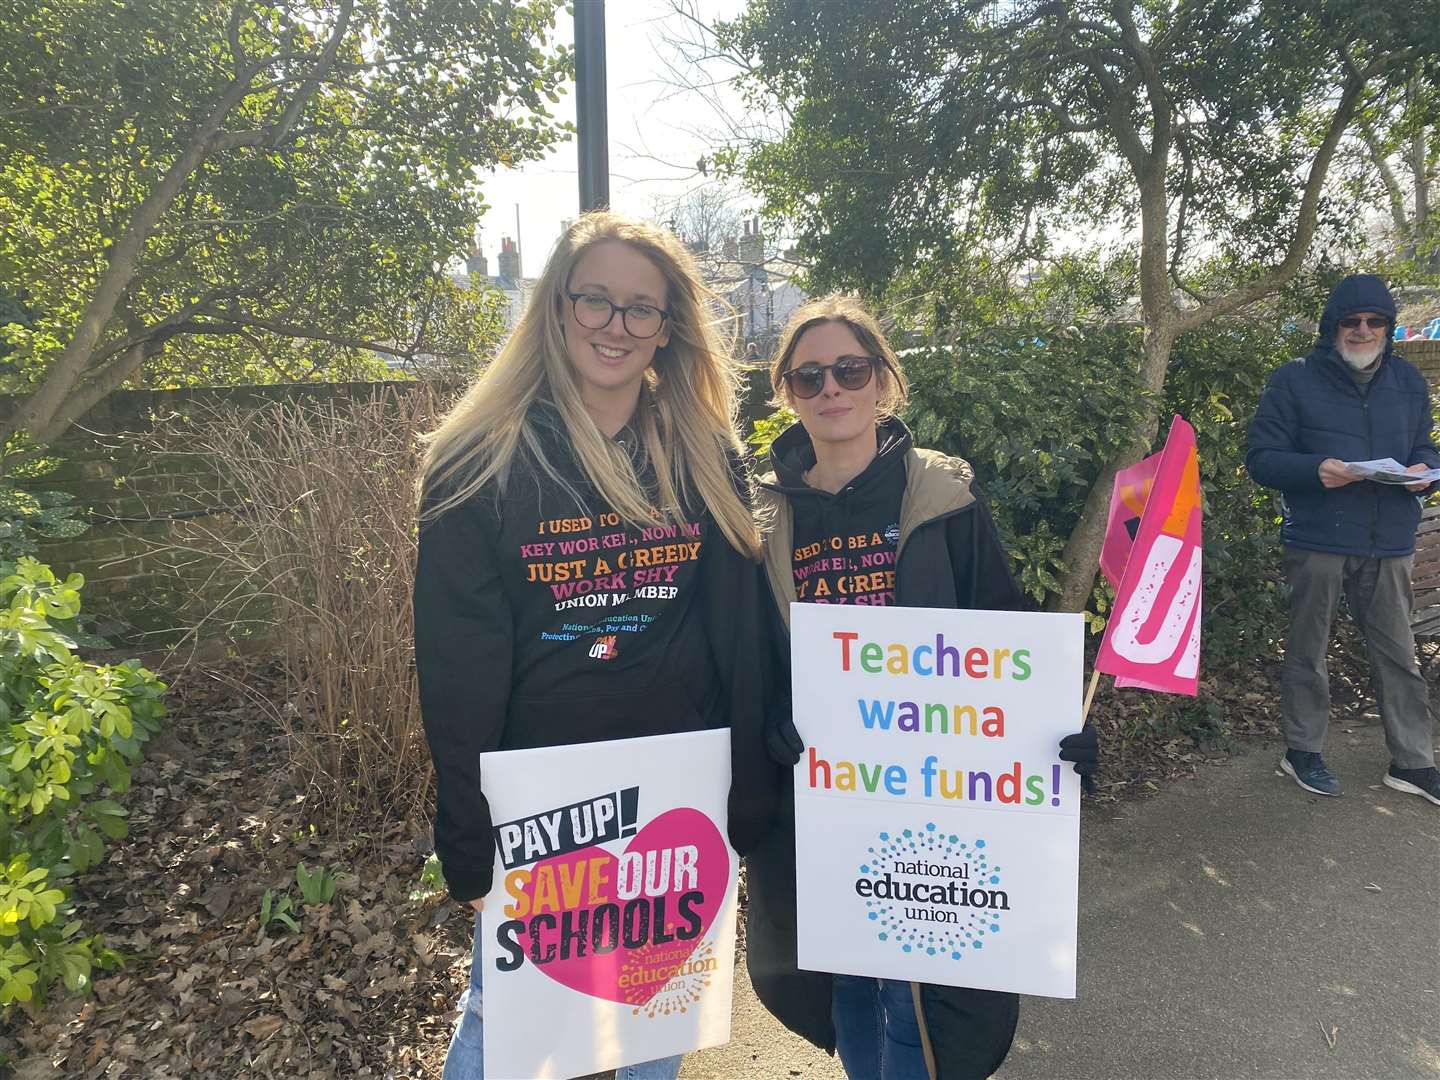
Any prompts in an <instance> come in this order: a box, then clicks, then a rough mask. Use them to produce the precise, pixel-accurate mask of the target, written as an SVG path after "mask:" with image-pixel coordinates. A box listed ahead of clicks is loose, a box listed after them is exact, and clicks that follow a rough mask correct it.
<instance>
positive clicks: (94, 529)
mask: <svg viewBox="0 0 1440 1080" xmlns="http://www.w3.org/2000/svg"><path fill="white" fill-rule="evenodd" d="M410 385H413V384H411V383H339V384H308V385H299V386H294V385H291V386H258V387H257V386H242V387H206V388H198V389H187V390H131V391H120V392H118V393H115V394H112V395H111V396H110V397H109V398H108V399H107V400H105V401H104V402H102V403H101V404H100V405H98V406H96V408H95V409H93V410H92V411H91V412H89V413H88V414H86V415H85V416H84V417H83V418H82V419H81V421H80V422H79V423H78V424H76V425H75V426H74V427H72V428H71V429H70V431H69V432H68V433H67V434H66V435H64V436H63V437H62V438H61V439H60V441H59V442H57V443H56V444H55V445H54V446H53V447H52V450H53V451H54V453H55V454H57V455H58V456H59V457H60V458H61V459H62V461H63V463H62V464H61V466H60V468H59V469H57V470H56V471H55V472H53V473H50V474H49V475H48V476H45V477H42V478H40V479H38V480H36V481H34V482H32V483H30V484H28V485H27V486H29V487H32V488H34V489H37V490H49V491H64V492H68V493H69V494H71V495H73V496H75V498H76V499H77V500H78V501H79V502H80V503H82V504H83V505H84V506H86V507H88V508H89V510H90V513H91V522H92V524H91V527H90V529H89V531H87V532H86V533H85V534H84V535H83V536H80V537H77V538H75V539H73V540H65V541H58V542H54V543H46V544H42V545H41V547H40V551H39V552H38V557H39V558H40V559H41V560H43V561H44V562H47V563H49V564H50V566H51V567H52V568H53V569H54V570H55V572H56V573H57V574H64V573H68V572H75V571H78V572H79V573H82V574H84V575H85V582H86V584H85V589H84V592H83V593H82V599H83V603H84V608H85V611H86V612H87V613H89V614H92V615H95V616H97V618H98V619H99V626H98V629H99V631H100V632H101V633H102V634H103V635H105V636H106V637H107V638H109V639H110V640H111V641H112V642H113V643H115V644H116V645H125V646H149V645H157V646H158V645H162V644H166V643H169V642H171V641H174V640H176V639H178V638H179V637H180V636H181V634H182V633H183V630H184V628H185V627H186V626H188V625H192V624H193V621H194V618H195V616H196V614H197V612H196V611H194V610H190V609H187V608H186V604H185V599H186V598H187V597H190V598H192V599H193V598H194V597H195V595H196V594H197V591H198V592H199V594H200V595H201V597H202V605H203V604H204V603H209V602H214V601H215V600H218V599H219V597H220V595H222V594H223V590H224V589H225V587H226V582H225V580H224V577H223V575H222V576H220V577H213V579H212V575H214V573H215V571H216V569H217V568H218V566H219V564H218V562H217V561H216V560H215V559H214V558H213V557H208V556H207V555H206V554H205V553H204V552H198V551H193V550H188V549H187V548H186V547H185V544H186V531H187V529H193V527H194V526H195V525H197V524H201V525H205V526H208V527H211V528H223V525H224V521H225V514H224V508H225V505H226V500H225V498H224V493H223V492H221V491H219V490H218V488H219V477H218V475H217V474H216V473H215V471H214V469H213V468H211V467H207V464H206V462H205V461H204V460H203V459H202V458H200V457H198V456H196V455H193V454H187V453H178V452H177V453H167V452H166V447H176V448H178V446H179V445H180V444H179V442H178V441H177V440H176V439H175V438H174V437H173V435H172V433H173V432H174V431H176V430H178V429H179V428H180V426H182V425H186V424H189V423H191V422H192V421H193V418H195V417H196V416H197V415H204V414H207V413H208V412H210V411H211V410H213V409H214V408H216V407H217V406H225V405H232V406H240V407H243V406H246V405H259V404H262V403H264V402H266V401H275V400H293V401H313V402H316V403H323V402H325V401H334V400H338V399H345V398H355V397H360V396H366V395H370V394H374V393H377V392H380V391H381V390H383V389H385V388H387V387H394V388H401V389H403V388H404V387H406V386H410ZM15 405H16V399H15V398H13V397H6V396H0V416H5V415H8V414H9V413H10V412H11V411H12V410H13V409H14V408H15Z"/></svg>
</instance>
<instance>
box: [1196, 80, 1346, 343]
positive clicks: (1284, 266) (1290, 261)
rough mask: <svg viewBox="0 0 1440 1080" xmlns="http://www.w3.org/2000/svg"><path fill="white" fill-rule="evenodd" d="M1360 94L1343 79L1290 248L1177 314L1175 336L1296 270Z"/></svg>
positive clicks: (1256, 297)
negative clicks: (1252, 276) (1254, 274)
mask: <svg viewBox="0 0 1440 1080" xmlns="http://www.w3.org/2000/svg"><path fill="white" fill-rule="evenodd" d="M1367 70H1368V69H1367ZM1364 92H1365V83H1364V82H1363V81H1361V80H1359V79H1357V78H1356V77H1355V76H1354V75H1353V74H1352V75H1351V76H1350V77H1349V78H1348V79H1346V81H1345V89H1344V90H1343V92H1342V93H1341V95H1340V102H1339V104H1338V105H1337V106H1336V107H1335V112H1334V113H1333V114H1332V115H1331V117H1330V124H1329V127H1328V128H1327V129H1326V132H1325V138H1324V139H1323V140H1321V143H1320V146H1319V148H1318V149H1317V150H1316V151H1315V159H1314V161H1313V162H1312V163H1311V165H1310V175H1309V176H1308V177H1307V178H1306V180H1305V191H1304V194H1303V195H1302V196H1301V198H1300V214H1299V217H1298V219H1297V221H1296V223H1295V233H1294V235H1293V236H1292V237H1291V238H1290V247H1289V249H1288V250H1287V251H1286V253H1285V257H1284V259H1282V260H1281V261H1280V263H1279V264H1278V265H1276V266H1274V267H1272V268H1271V269H1270V270H1269V271H1267V272H1266V273H1264V274H1262V275H1260V277H1258V278H1257V279H1256V280H1254V281H1252V282H1250V283H1249V284H1248V285H1242V286H1241V287H1240V288H1238V289H1233V290H1231V291H1230V292H1228V293H1225V294H1224V295H1222V296H1219V297H1216V298H1214V299H1212V300H1210V301H1209V302H1208V303H1206V304H1203V305H1201V306H1200V307H1196V308H1191V309H1190V310H1189V311H1186V312H1183V313H1181V315H1180V317H1179V320H1178V321H1177V323H1176V332H1177V334H1183V333H1185V332H1186V331H1188V330H1193V329H1195V328H1196V327H1199V326H1204V325H1205V324H1206V323H1208V322H1210V321H1211V320H1212V319H1217V318H1220V317H1221V316H1224V315H1228V314H1230V313H1231V312H1233V311H1238V310H1239V309H1240V308H1242V307H1244V306H1245V305H1246V304H1250V303H1253V302H1254V301H1256V300H1259V299H1261V298H1263V297H1265V296H1268V295H1269V294H1270V293H1272V292H1274V291H1275V290H1276V289H1278V288H1280V287H1281V286H1282V285H1284V284H1285V283H1286V282H1287V281H1289V280H1290V279H1291V278H1292V277H1294V276H1295V274H1296V273H1297V272H1298V271H1299V269H1300V264H1301V262H1302V261H1303V259H1304V258H1305V253H1306V252H1307V251H1308V250H1309V248H1310V241H1311V239H1312V238H1313V237H1314V235H1315V222H1316V216H1317V213H1318V210H1319V206H1320V193H1321V191H1322V190H1323V188H1324V186H1325V177H1326V174H1327V173H1328V172H1329V170H1330V162H1331V160H1332V159H1333V158H1334V156H1335V148H1336V147H1337V146H1339V145H1340V138H1341V136H1342V135H1344V134H1345V129H1346V128H1348V127H1349V126H1350V122H1351V121H1352V120H1353V119H1354V117H1355V111H1356V108H1357V107H1358V105H1359V103H1360V99H1361V97H1363V95H1364Z"/></svg>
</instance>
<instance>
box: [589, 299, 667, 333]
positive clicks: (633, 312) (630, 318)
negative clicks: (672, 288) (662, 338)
mask: <svg viewBox="0 0 1440 1080" xmlns="http://www.w3.org/2000/svg"><path fill="white" fill-rule="evenodd" d="M565 295H566V296H568V297H569V298H570V306H571V308H572V309H573V310H574V312H575V321H576V322H577V323H579V324H580V325H581V326H583V327H585V329H586V330H603V329H605V327H607V326H609V325H610V322H611V320H612V319H614V318H615V313H616V312H617V311H618V312H619V313H620V325H621V326H623V327H624V328H625V332H626V333H627V334H629V335H630V336H631V337H633V338H639V339H641V340H642V341H643V340H644V339H645V338H652V337H654V336H655V335H656V334H658V333H660V331H661V329H662V328H663V327H664V326H665V320H666V319H668V318H670V312H668V311H666V310H665V309H664V308H658V307H656V306H655V305H654V304H626V305H625V306H624V307H621V306H620V305H619V304H612V303H611V302H610V299H609V297H605V296H601V295H600V294H599V293H579V292H572V293H566V294H565Z"/></svg>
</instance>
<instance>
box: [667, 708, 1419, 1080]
mask: <svg viewBox="0 0 1440 1080" xmlns="http://www.w3.org/2000/svg"><path fill="white" fill-rule="evenodd" d="M1356 723H1357V724H1358V722H1356ZM1341 727H1342V725H1339V724H1337V725H1336V726H1335V727H1334V728H1332V731H1331V736H1330V746H1329V748H1328V750H1327V753H1326V759H1327V761H1328V762H1329V764H1330V765H1331V767H1332V768H1333V769H1334V770H1335V772H1336V773H1337V775H1339V777H1340V780H1341V783H1342V785H1343V786H1344V789H1345V792H1346V794H1345V796H1344V797H1343V798H1340V799H1325V798H1322V797H1320V796H1314V795H1309V794H1307V793H1305V792H1303V791H1301V790H1300V789H1299V788H1298V787H1296V786H1295V784H1294V783H1293V782H1292V781H1291V780H1290V779H1289V778H1288V777H1281V776H1278V775H1276V770H1275V763H1276V761H1277V759H1278V756H1279V750H1278V749H1274V748H1271V747H1265V748H1257V749H1255V750H1252V751H1249V752H1247V753H1246V754H1244V755H1241V756H1239V757H1237V758H1234V759H1232V760H1229V761H1226V762H1224V763H1223V764H1221V765H1218V766H1215V767H1207V768H1205V769H1203V770H1202V772H1201V773H1200V775H1199V776H1197V777H1196V778H1195V779H1193V780H1189V781H1181V782H1177V783H1176V784H1174V785H1173V786H1172V787H1170V788H1168V789H1167V790H1166V791H1164V792H1163V793H1161V794H1160V795H1159V796H1157V797H1156V798H1154V799H1150V800H1147V801H1144V802H1135V803H1129V804H1126V805H1124V806H1122V807H1120V808H1118V809H1112V810H1109V811H1103V812H1099V813H1092V812H1091V811H1089V810H1087V811H1086V818H1085V821H1084V825H1083V833H1082V836H1083V840H1082V857H1081V874H1080V964H1081V966H1080V982H1079V998H1078V999H1077V1000H1076V1001H1052V1000H1047V999H1042V998H1027V999H1025V1002H1024V1005H1023V1006H1022V1009H1021V1019H1020V1031H1019V1034H1018V1037H1017V1039H1016V1042H1015V1047H1014V1049H1013V1050H1012V1051H1011V1054H1010V1057H1009V1059H1008V1060H1007V1061H1006V1063H1005V1065H1004V1066H1003V1067H1002V1069H1001V1071H1000V1073H999V1074H998V1076H999V1078H1000V1080H1040V1078H1045V1080H1058V1078H1063V1080H1162V1078H1163V1080H1202V1078H1203V1080H1231V1078H1240V1077H1257V1078H1264V1080H1327V1078H1334V1080H1371V1078H1374V1080H1379V1078H1385V1080H1391V1078H1395V1080H1399V1078H1406V1080H1408V1078H1430V1077H1440V807H1436V806H1432V805H1431V804H1429V803H1427V802H1425V801H1424V800H1422V799H1419V798H1416V797H1415V796H1410V795H1401V794H1400V793H1398V792H1394V791H1391V790H1390V789H1389V788H1385V787H1382V786H1381V785H1380V777H1381V775H1382V773H1383V771H1384V768H1385V764H1386V761H1387V758H1386V755H1385V748H1384V742H1383V739H1382V736H1381V732H1380V729H1379V728H1378V727H1374V726H1370V725H1363V724H1361V725H1359V726H1356V727H1354V728H1353V729H1352V733H1351V734H1348V735H1347V734H1345V733H1344V732H1343V731H1342V730H1341ZM736 993H737V1002H736V1019H735V1038H734V1041H733V1042H732V1043H731V1044H730V1045H729V1046H727V1047H724V1048H722V1049H720V1050H714V1051H707V1052H705V1053H702V1054H695V1055H692V1056H691V1058H690V1059H689V1060H687V1062H686V1068H685V1071H684V1073H683V1074H682V1077H683V1078H684V1080H701V1078H706V1080H710V1078H714V1080H730V1078H741V1077H746V1078H749V1077H755V1078H767V1080H768V1078H789V1077H801V1078H804V1080H832V1078H838V1077H842V1076H843V1073H842V1072H841V1070H840V1069H839V1067H838V1063H836V1062H835V1061H834V1060H833V1059H830V1058H827V1057H826V1056H825V1055H823V1054H820V1053H818V1052H816V1051H814V1050H813V1049H812V1048H810V1047H809V1046H808V1045H806V1044H804V1043H802V1042H801V1041H800V1040H799V1039H798V1038H795V1037H794V1036H791V1035H789V1034H788V1033H787V1032H785V1031H784V1030H783V1029H782V1028H780V1027H779V1025H778V1024H776V1023H775V1022H774V1021H773V1020H771V1019H770V1018H769V1016H768V1014H766V1013H765V1012H764V1010H763V1009H761V1008H760V1007H759V1005H758V1003H757V1002H756V1001H755V999H754V997H753V995H752V994H751V993H750V991H749V987H748V984H745V983H743V980H737V985H736ZM1331 1039H1333V1042H1334V1045H1333V1046H1331V1045H1330V1040H1331ZM857 1080H858V1078H857Z"/></svg>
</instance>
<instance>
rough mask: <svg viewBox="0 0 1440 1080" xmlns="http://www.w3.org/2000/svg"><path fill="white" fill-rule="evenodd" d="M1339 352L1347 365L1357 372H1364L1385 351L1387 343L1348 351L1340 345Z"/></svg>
mask: <svg viewBox="0 0 1440 1080" xmlns="http://www.w3.org/2000/svg"><path fill="white" fill-rule="evenodd" d="M1338 351H1339V353H1340V357H1341V359H1343V360H1344V361H1345V363H1347V364H1349V365H1350V366H1351V367H1352V368H1354V369H1355V370H1356V371H1364V370H1365V369H1366V368H1368V367H1369V366H1370V365H1371V364H1373V363H1374V362H1375V361H1376V359H1377V358H1378V357H1379V356H1380V354H1381V353H1382V352H1384V351H1385V342H1383V341H1377V342H1376V343H1375V344H1374V345H1373V346H1371V347H1369V348H1367V349H1360V350H1357V349H1347V348H1346V347H1345V346H1344V345H1339V346H1338Z"/></svg>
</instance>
